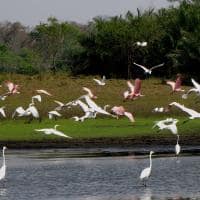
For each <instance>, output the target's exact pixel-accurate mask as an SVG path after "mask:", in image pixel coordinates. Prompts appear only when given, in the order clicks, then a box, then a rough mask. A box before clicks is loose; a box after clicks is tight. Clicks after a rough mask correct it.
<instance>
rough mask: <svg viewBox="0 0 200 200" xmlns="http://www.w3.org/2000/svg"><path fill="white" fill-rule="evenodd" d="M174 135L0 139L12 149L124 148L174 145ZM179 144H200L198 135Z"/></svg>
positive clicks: (2, 144) (189, 137)
mask: <svg viewBox="0 0 200 200" xmlns="http://www.w3.org/2000/svg"><path fill="white" fill-rule="evenodd" d="M175 144H176V137H175V136H173V137H162V138H155V137H153V138H152V137H146V136H145V137H140V138H133V137H124V138H118V137H116V138H84V139H70V140H54V141H53V140H50V141H48V142H47V141H31V142H30V141H0V145H1V146H4V145H5V146H7V147H8V148H12V149H45V148H110V147H114V148H115V147H118V148H126V147H134V146H138V147H140V146H146V145H148V146H149V145H152V146H154V145H175ZM179 144H180V145H190V146H192V145H194V146H198V145H199V146H200V136H191V135H189V136H181V139H180V141H179Z"/></svg>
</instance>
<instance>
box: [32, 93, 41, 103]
mask: <svg viewBox="0 0 200 200" xmlns="http://www.w3.org/2000/svg"><path fill="white" fill-rule="evenodd" d="M33 99H37V100H38V101H39V102H41V101H42V97H41V95H39V94H38V95H35V96H32V102H33Z"/></svg>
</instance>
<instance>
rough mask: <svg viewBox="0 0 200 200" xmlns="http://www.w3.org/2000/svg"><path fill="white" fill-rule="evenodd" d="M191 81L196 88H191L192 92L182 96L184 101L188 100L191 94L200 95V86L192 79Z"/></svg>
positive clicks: (189, 91)
mask: <svg viewBox="0 0 200 200" xmlns="http://www.w3.org/2000/svg"><path fill="white" fill-rule="evenodd" d="M191 81H192V84H193V85H194V87H193V88H191V89H190V90H188V92H187V93H186V94H183V95H182V98H183V99H187V97H188V95H189V94H190V93H191V92H195V93H197V95H200V84H199V83H197V82H196V81H195V80H194V79H193V78H192V79H191Z"/></svg>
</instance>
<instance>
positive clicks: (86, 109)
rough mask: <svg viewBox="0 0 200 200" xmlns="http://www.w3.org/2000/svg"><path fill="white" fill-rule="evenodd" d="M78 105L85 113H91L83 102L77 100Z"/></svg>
mask: <svg viewBox="0 0 200 200" xmlns="http://www.w3.org/2000/svg"><path fill="white" fill-rule="evenodd" d="M77 103H78V104H79V106H80V107H81V108H82V110H83V111H84V112H88V111H89V107H88V106H87V105H86V104H85V103H83V102H82V101H81V100H77Z"/></svg>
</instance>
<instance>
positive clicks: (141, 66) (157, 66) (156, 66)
mask: <svg viewBox="0 0 200 200" xmlns="http://www.w3.org/2000/svg"><path fill="white" fill-rule="evenodd" d="M133 64H134V65H137V66H138V67H140V68H142V69H143V70H144V73H146V74H151V73H152V70H153V69H156V68H159V67H162V66H163V65H164V63H162V64H159V65H155V66H153V67H151V68H150V69H148V68H146V67H145V66H143V65H139V64H137V63H135V62H134V63H133Z"/></svg>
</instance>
